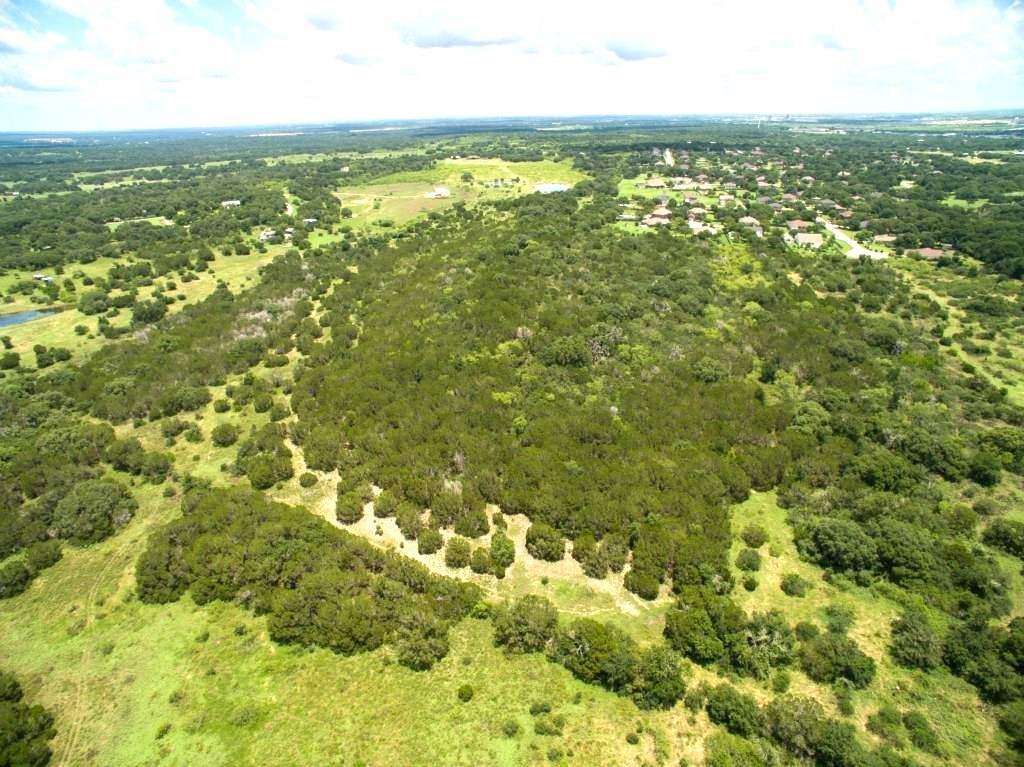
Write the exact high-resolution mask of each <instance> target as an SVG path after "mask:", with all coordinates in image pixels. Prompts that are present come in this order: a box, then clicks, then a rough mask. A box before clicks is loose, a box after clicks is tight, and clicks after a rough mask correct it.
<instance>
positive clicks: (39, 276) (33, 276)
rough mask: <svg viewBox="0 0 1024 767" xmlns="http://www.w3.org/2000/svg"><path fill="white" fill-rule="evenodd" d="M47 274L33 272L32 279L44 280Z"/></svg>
mask: <svg viewBox="0 0 1024 767" xmlns="http://www.w3.org/2000/svg"><path fill="white" fill-rule="evenodd" d="M45 276H46V275H45V274H33V275H32V279H33V280H42V279H43V277H45Z"/></svg>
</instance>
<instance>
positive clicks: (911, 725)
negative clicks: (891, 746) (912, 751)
mask: <svg viewBox="0 0 1024 767" xmlns="http://www.w3.org/2000/svg"><path fill="white" fill-rule="evenodd" d="M903 726H904V727H905V728H906V729H907V736H908V737H909V738H910V742H911V743H913V744H914V745H915V746H916V747H917V748H919V749H921V750H922V751H927V752H928V753H929V754H938V753H939V751H940V749H939V736H938V735H936V734H935V730H933V729H932V726H931V725H930V724H929V723H928V720H927V719H926V718H925V716H924V714H922V713H921V712H920V711H907V712H906V713H904V714H903Z"/></svg>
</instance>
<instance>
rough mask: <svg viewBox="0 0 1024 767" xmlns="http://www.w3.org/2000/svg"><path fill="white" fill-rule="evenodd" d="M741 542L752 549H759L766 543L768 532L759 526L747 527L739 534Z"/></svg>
mask: <svg viewBox="0 0 1024 767" xmlns="http://www.w3.org/2000/svg"><path fill="white" fill-rule="evenodd" d="M740 537H741V538H742V539H743V542H744V543H745V544H747V546H749V547H750V548H752V549H759V548H761V547H762V546H764V545H765V544H766V543H767V542H768V531H767V530H765V529H764V528H763V527H761V525H747V526H746V527H744V528H743V532H742V533H740Z"/></svg>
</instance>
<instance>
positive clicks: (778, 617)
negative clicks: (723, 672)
mask: <svg viewBox="0 0 1024 767" xmlns="http://www.w3.org/2000/svg"><path fill="white" fill-rule="evenodd" d="M665 638H666V639H667V640H668V642H669V644H670V645H671V646H672V647H673V648H674V649H676V650H677V651H678V652H679V653H681V654H682V655H684V656H686V657H687V658H690V659H691V660H693V661H695V662H697V663H700V664H711V663H720V664H722V665H723V666H724V667H726V668H729V669H732V670H734V671H736V672H738V673H741V674H747V675H750V676H754V677H755V678H758V679H767V678H768V677H769V676H771V674H772V672H773V671H774V670H775V669H778V668H782V667H785V666H787V665H789V664H790V663H791V662H792V661H793V658H794V656H795V653H796V638H795V635H794V633H793V629H792V628H790V626H789V624H788V623H786V621H785V619H784V617H783V616H782V614H781V613H780V612H779V611H777V610H772V611H769V612H766V613H755V614H754V615H753V616H751V617H750V618H748V617H747V615H746V614H745V613H744V612H743V611H742V610H741V609H740V608H739V607H738V606H737V605H736V604H735V603H734V602H733V601H732V600H731V599H729V598H728V597H727V596H724V595H721V594H716V593H715V592H713V591H712V590H711V589H710V588H707V587H700V586H687V587H684V588H683V590H682V591H681V593H680V595H679V597H678V599H677V601H676V604H675V606H674V607H673V608H672V609H671V610H670V611H669V612H668V614H667V615H666V618H665Z"/></svg>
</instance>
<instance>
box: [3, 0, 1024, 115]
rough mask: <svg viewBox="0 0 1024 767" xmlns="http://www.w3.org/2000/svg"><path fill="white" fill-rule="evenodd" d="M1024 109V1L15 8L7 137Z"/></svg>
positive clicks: (192, 2)
mask: <svg viewBox="0 0 1024 767" xmlns="http://www.w3.org/2000/svg"><path fill="white" fill-rule="evenodd" d="M1013 108H1024V0H827V1H823V0H776V2H765V1H764V0H701V1H699V2H693V1H691V0H676V1H675V2H670V3H642V4H639V5H634V4H632V3H623V2H616V3H611V2H606V0H585V1H581V0H505V1H504V2H496V1H495V0H438V1H436V2H431V1H430V0H377V1H376V2H373V1H371V2H363V3H341V2H336V1H334V2H332V1H330V0H0V131H16V130H17V131H21V130H38V131H62V130H63V131H76V130H81V131H86V130H115V131H116V130H128V129H141V128H171V127H212V126H231V125H279V124H304V123H322V122H346V121H356V120H385V121H386V120H397V119H421V118H424V119H430V118H464V117H487V116H515V115H531V116H537V115H551V116H571V115H596V114H603V115H606V114H630V115H639V114H687V115H692V114H809V113H817V114H822V113H879V112H885V113H891V112H936V111H968V110H983V109H1013Z"/></svg>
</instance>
